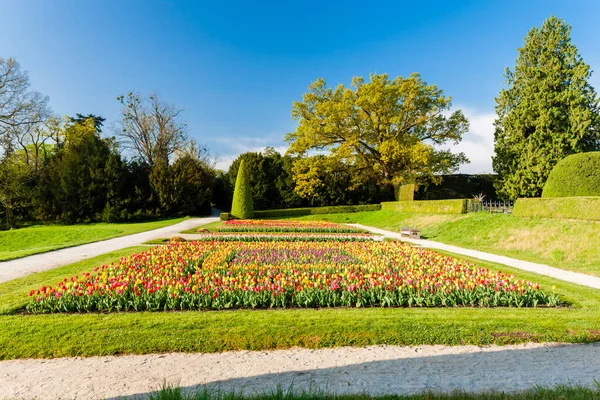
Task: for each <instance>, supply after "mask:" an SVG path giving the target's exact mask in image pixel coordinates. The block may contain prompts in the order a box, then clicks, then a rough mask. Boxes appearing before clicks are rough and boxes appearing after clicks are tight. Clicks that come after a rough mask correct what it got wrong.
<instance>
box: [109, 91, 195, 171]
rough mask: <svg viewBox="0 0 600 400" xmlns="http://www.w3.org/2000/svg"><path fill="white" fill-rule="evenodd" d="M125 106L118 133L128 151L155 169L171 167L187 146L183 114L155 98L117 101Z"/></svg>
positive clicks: (132, 98)
mask: <svg viewBox="0 0 600 400" xmlns="http://www.w3.org/2000/svg"><path fill="white" fill-rule="evenodd" d="M117 100H119V101H120V102H121V105H122V108H121V120H120V121H119V126H118V129H116V130H115V133H116V134H117V135H118V136H119V137H120V138H121V140H122V142H123V145H124V147H125V148H128V149H129V150H131V151H133V152H134V153H135V155H136V156H137V157H138V158H139V159H141V160H143V161H144V162H146V163H148V164H149V165H150V166H151V167H152V168H154V167H155V166H156V165H157V164H158V163H168V162H169V157H171V155H173V154H174V153H175V152H176V151H178V150H180V149H181V148H182V147H183V146H184V144H185V143H186V129H187V125H186V124H185V122H184V121H182V119H181V110H180V109H178V108H177V107H176V106H174V105H173V104H169V103H166V102H164V101H162V100H160V98H159V97H158V95H157V94H152V95H150V96H148V97H147V98H144V97H141V96H139V95H137V94H135V93H129V94H128V95H127V96H119V97H118V98H117Z"/></svg>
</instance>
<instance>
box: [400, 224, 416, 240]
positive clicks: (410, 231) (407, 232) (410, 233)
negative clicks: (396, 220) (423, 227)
mask: <svg viewBox="0 0 600 400" xmlns="http://www.w3.org/2000/svg"><path fill="white" fill-rule="evenodd" d="M400 236H406V237H409V238H411V239H421V231H420V230H419V229H415V228H409V227H408V226H403V227H402V228H401V229H400Z"/></svg>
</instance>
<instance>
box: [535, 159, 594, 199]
mask: <svg viewBox="0 0 600 400" xmlns="http://www.w3.org/2000/svg"><path fill="white" fill-rule="evenodd" d="M577 196H600V151H595V152H590V153H579V154H573V155H570V156H568V157H566V158H564V159H562V160H561V161H559V162H558V164H556V166H555V167H554V169H553V170H552V172H550V176H548V180H547V181H546V184H545V185H544V190H543V192H542V197H577Z"/></svg>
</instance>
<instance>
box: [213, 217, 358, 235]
mask: <svg viewBox="0 0 600 400" xmlns="http://www.w3.org/2000/svg"><path fill="white" fill-rule="evenodd" d="M217 230H218V231H219V232H311V233H365V231H363V230H362V229H358V228H353V227H351V226H347V225H342V224H336V223H334V222H328V221H293V220H269V219H232V220H229V221H225V222H224V223H223V225H221V226H220V227H219V228H217Z"/></svg>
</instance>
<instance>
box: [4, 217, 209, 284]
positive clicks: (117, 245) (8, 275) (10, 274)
mask: <svg viewBox="0 0 600 400" xmlns="http://www.w3.org/2000/svg"><path fill="white" fill-rule="evenodd" d="M214 214H215V213H214V212H213V215H211V216H210V217H204V218H190V219H186V220H185V221H182V222H179V223H177V224H174V225H169V226H166V227H164V228H159V229H154V230H151V231H146V232H140V233H135V234H133V235H127V236H121V237H117V238H113V239H107V240H102V241H100V242H94V243H88V244H83V245H80V246H75V247H68V248H65V249H60V250H55V251H50V252H48V253H42V254H35V255H32V256H28V257H23V258H17V259H16V260H10V261H3V262H0V283H2V282H7V281H10V280H12V279H16V278H20V277H23V276H27V275H29V274H32V273H34V272H41V271H46V270H48V269H52V268H57V267H60V266H62V265H67V264H71V263H74V262H77V261H81V260H85V259H86V258H92V257H96V256H99V255H101V254H105V253H109V252H111V251H116V250H120V249H124V248H126V247H131V246H138V245H140V244H142V243H143V242H146V241H148V240H152V239H158V238H164V237H172V236H175V235H178V234H179V232H181V231H183V230H186V229H191V228H194V227H196V226H198V225H203V224H208V223H210V222H214V221H218V220H219V217H218V216H214Z"/></svg>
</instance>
